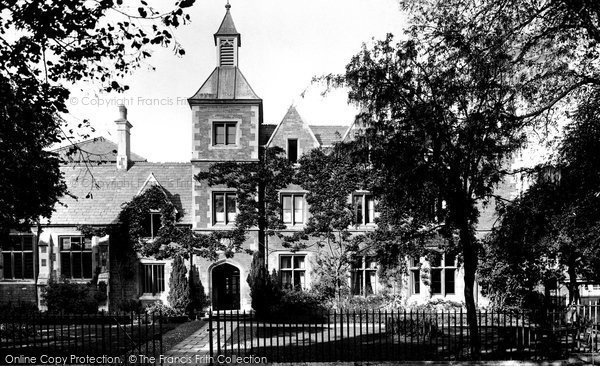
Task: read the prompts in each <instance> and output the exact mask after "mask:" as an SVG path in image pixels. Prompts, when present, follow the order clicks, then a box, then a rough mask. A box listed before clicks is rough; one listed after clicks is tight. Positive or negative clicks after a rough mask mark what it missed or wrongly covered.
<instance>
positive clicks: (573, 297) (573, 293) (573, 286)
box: [567, 263, 579, 305]
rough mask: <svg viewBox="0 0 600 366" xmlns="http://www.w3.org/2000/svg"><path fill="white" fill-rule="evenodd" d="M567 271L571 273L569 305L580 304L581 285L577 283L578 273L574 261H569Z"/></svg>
mask: <svg viewBox="0 0 600 366" xmlns="http://www.w3.org/2000/svg"><path fill="white" fill-rule="evenodd" d="M567 273H568V274H569V285H568V288H569V305H573V304H579V285H578V284H577V273H576V272H575V265H574V264H573V263H569V268H568V269H567Z"/></svg>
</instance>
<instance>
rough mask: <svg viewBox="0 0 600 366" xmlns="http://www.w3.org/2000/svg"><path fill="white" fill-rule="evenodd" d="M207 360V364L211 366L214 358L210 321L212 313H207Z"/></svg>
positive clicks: (211, 321)
mask: <svg viewBox="0 0 600 366" xmlns="http://www.w3.org/2000/svg"><path fill="white" fill-rule="evenodd" d="M208 349H209V351H208V355H209V357H208V359H209V361H210V362H209V364H210V365H212V364H213V357H214V356H215V354H214V348H213V319H212V311H209V312H208Z"/></svg>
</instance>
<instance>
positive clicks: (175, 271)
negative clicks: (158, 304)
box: [167, 255, 191, 312]
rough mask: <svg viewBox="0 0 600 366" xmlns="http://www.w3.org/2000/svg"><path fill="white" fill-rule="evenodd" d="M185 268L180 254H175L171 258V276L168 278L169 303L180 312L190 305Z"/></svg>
mask: <svg viewBox="0 0 600 366" xmlns="http://www.w3.org/2000/svg"><path fill="white" fill-rule="evenodd" d="M186 272H187V269H186V267H185V264H184V263H183V258H181V256H179V255H178V256H176V257H175V259H174V260H173V266H172V269H171V277H170V278H169V286H170V289H169V296H168V297H167V300H169V304H171V307H173V308H174V309H177V310H179V311H181V312H184V311H186V310H188V307H189V305H190V302H191V301H190V288H189V282H188V280H187V277H186Z"/></svg>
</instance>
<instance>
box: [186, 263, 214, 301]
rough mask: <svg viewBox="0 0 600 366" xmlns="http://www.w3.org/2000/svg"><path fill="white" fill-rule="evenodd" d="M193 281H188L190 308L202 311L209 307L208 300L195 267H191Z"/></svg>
mask: <svg viewBox="0 0 600 366" xmlns="http://www.w3.org/2000/svg"><path fill="white" fill-rule="evenodd" d="M191 272H192V274H193V279H192V280H191V281H190V286H189V291H190V294H189V297H190V299H191V303H190V307H191V308H192V309H195V310H200V311H203V310H204V309H206V308H207V307H209V306H210V299H209V297H208V296H206V292H205V291H204V285H203V284H202V280H200V276H199V274H198V269H197V268H196V266H194V267H192V271H191Z"/></svg>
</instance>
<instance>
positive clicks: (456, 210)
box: [327, 17, 525, 355]
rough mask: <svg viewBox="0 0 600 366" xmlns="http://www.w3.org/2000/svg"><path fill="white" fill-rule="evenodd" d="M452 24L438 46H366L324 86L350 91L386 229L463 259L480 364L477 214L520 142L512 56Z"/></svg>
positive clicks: (412, 35)
mask: <svg viewBox="0 0 600 366" xmlns="http://www.w3.org/2000/svg"><path fill="white" fill-rule="evenodd" d="M455 21H456V19H455V18H452V17H449V18H447V19H446V22H447V23H445V24H444V27H443V28H441V30H440V34H439V35H438V36H437V38H435V42H433V41H432V39H431V38H426V39H421V38H420V35H419V34H418V33H417V30H418V28H412V29H410V30H409V32H408V36H409V39H408V40H406V41H401V42H397V43H395V42H394V39H393V36H391V35H388V37H387V38H386V39H384V40H381V41H377V42H375V44H374V45H373V47H372V48H367V47H366V46H364V47H363V49H362V50H361V52H360V53H359V54H358V55H356V56H354V57H353V58H352V60H351V61H350V63H349V64H348V65H347V67H346V73H345V74H344V75H339V76H329V77H328V78H327V79H328V80H329V81H332V82H334V84H335V85H344V86H347V87H348V88H349V89H350V91H349V100H350V101H351V102H354V103H357V104H358V105H359V106H361V107H362V109H363V112H362V113H361V115H360V117H361V119H362V120H363V123H364V124H365V128H364V129H363V130H364V132H363V133H362V135H359V136H358V137H357V142H356V148H357V149H358V150H359V151H363V154H368V155H369V159H370V162H371V167H372V169H373V172H374V174H375V176H377V177H380V178H379V179H377V180H376V181H374V182H373V185H372V187H370V188H371V191H373V192H374V193H375V194H376V195H377V196H378V197H379V198H380V200H381V202H382V204H383V207H384V209H387V210H390V211H391V214H389V215H387V216H388V217H390V220H388V221H387V224H388V225H392V227H393V228H395V230H397V231H398V232H401V233H406V232H413V233H415V234H424V235H431V234H432V233H436V234H439V235H441V237H443V238H444V239H445V244H444V246H445V247H446V248H445V250H454V249H457V250H458V251H459V253H460V254H461V257H462V263H463V267H464V273H465V278H464V283H465V290H464V296H465V304H466V308H467V319H468V322H469V328H470V332H471V335H472V337H471V348H472V351H473V354H474V355H478V354H479V348H480V344H479V336H478V326H477V318H476V308H475V301H474V294H473V291H474V282H475V274H476V271H477V265H478V250H479V242H478V240H477V238H476V236H475V227H476V225H477V220H478V214H479V211H478V208H477V207H478V206H477V204H478V203H479V202H481V201H483V200H485V199H487V198H489V197H490V196H492V195H493V191H494V187H495V185H496V184H497V183H498V182H500V181H501V179H502V172H503V170H504V166H505V162H506V160H507V159H508V158H510V157H511V154H512V153H513V152H515V151H516V150H517V149H518V148H520V147H521V146H523V144H524V142H525V135H524V133H523V128H524V122H523V119H520V118H517V116H516V115H515V111H516V105H515V104H516V99H515V97H514V93H513V92H514V90H513V88H512V85H511V84H510V83H509V82H510V78H511V77H512V75H513V72H514V70H513V68H512V67H513V64H511V63H510V62H508V60H509V59H510V58H509V57H508V55H509V54H510V52H512V50H511V49H509V48H507V47H506V46H505V45H503V44H502V43H498V42H500V41H501V40H500V39H498V37H496V35H495V34H494V33H493V32H491V33H484V34H478V38H473V39H471V38H468V36H470V35H461V34H456V33H455V32H454V30H453V28H452V25H453V23H454V22H455ZM440 22H441V20H440ZM490 45H493V47H490ZM386 230H388V231H389V229H388V228H386ZM422 242H423V241H422ZM396 253H400V252H399V251H396Z"/></svg>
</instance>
